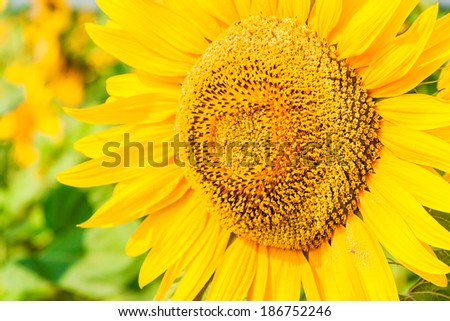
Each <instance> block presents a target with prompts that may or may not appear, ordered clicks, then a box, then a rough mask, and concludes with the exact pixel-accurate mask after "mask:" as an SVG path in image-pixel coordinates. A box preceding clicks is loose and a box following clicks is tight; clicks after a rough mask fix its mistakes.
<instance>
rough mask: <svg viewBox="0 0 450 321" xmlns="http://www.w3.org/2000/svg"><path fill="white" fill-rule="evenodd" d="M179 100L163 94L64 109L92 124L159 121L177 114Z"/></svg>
mask: <svg viewBox="0 0 450 321" xmlns="http://www.w3.org/2000/svg"><path fill="white" fill-rule="evenodd" d="M177 108H178V102H177V100H175V99H173V97H170V96H166V95H163V94H146V95H140V96H134V97H129V98H123V99H120V100H118V101H115V102H111V103H106V104H102V105H98V106H95V107H90V108H65V109H64V111H65V112H66V113H67V114H69V115H71V116H72V117H75V118H77V119H78V120H81V121H83V122H86V123H90V124H130V123H138V122H141V123H158V122H161V121H164V120H167V119H168V118H170V117H172V116H174V115H175V113H176V110H177Z"/></svg>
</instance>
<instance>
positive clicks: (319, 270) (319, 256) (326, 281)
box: [308, 242, 343, 301]
mask: <svg viewBox="0 0 450 321" xmlns="http://www.w3.org/2000/svg"><path fill="white" fill-rule="evenodd" d="M308 260H309V264H310V265H311V269H312V271H313V274H314V278H315V280H316V284H317V289H318V290H319V294H320V297H321V299H322V300H328V301H340V300H342V299H343V298H342V297H341V295H340V293H339V290H338V285H337V283H336V278H338V277H340V276H337V275H334V274H333V268H332V267H333V260H332V257H331V247H330V246H329V245H328V243H327V242H324V243H322V245H321V246H320V247H319V248H318V249H316V250H313V251H309V252H308Z"/></svg>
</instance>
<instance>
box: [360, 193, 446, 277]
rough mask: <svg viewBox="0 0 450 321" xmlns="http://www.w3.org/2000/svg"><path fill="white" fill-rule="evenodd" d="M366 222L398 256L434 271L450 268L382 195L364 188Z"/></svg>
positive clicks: (361, 206)
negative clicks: (428, 249) (392, 209)
mask: <svg viewBox="0 0 450 321" xmlns="http://www.w3.org/2000/svg"><path fill="white" fill-rule="evenodd" d="M360 210H361V213H362V214H363V217H364V222H366V223H367V225H368V226H369V227H370V229H371V230H372V231H373V232H374V233H375V235H376V236H377V238H378V239H379V240H380V242H381V244H383V246H384V247H385V248H386V250H387V251H389V253H391V254H392V256H394V257H395V258H399V259H400V260H402V261H404V262H406V263H407V264H409V265H412V266H414V267H416V268H417V269H420V270H422V271H425V272H428V273H431V274H446V273H448V272H450V268H449V267H448V266H447V265H446V264H444V263H443V262H441V261H439V260H438V259H436V258H435V257H434V256H433V255H431V254H430V253H428V252H427V251H426V250H425V249H424V248H423V246H422V244H421V243H420V242H419V240H418V239H417V238H416V236H415V235H414V233H413V232H412V231H411V229H410V228H409V227H408V226H407V225H406V223H405V222H404V221H403V219H402V218H401V217H400V216H399V214H398V213H397V212H395V211H389V209H387V208H386V207H385V205H384V203H383V200H382V199H379V198H377V197H376V195H374V194H372V193H370V192H367V191H365V192H364V194H363V196H362V197H361V201H360Z"/></svg>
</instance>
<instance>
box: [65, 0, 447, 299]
mask: <svg viewBox="0 0 450 321" xmlns="http://www.w3.org/2000/svg"><path fill="white" fill-rule="evenodd" d="M98 4H99V5H100V7H101V8H102V9H103V11H104V12H105V13H106V14H107V15H108V16H109V17H110V18H111V19H112V20H113V22H112V23H109V24H107V25H106V26H98V25H89V27H88V31H89V33H90V35H91V37H92V39H93V40H94V41H95V42H96V43H97V44H98V45H99V46H100V47H101V48H103V49H105V50H106V51H108V52H109V53H111V54H113V55H114V56H115V57H117V58H118V59H121V60H122V61H123V62H125V63H127V64H129V65H130V66H132V67H134V68H135V69H136V72H135V73H131V74H125V75H121V76H116V77H113V78H111V79H110V80H109V81H108V83H107V88H108V91H109V93H110V95H111V97H112V98H113V99H112V100H111V101H110V102H108V103H106V104H103V105H100V106H97V107H93V108H88V109H68V110H67V111H68V113H69V114H71V115H73V116H74V117H76V118H78V119H80V120H82V121H85V122H88V123H94V124H120V126H117V127H113V128H110V129H108V130H106V131H103V132H100V133H97V134H95V135H92V136H88V137H86V138H83V139H82V140H81V141H79V142H78V143H77V144H76V148H77V149H78V150H80V151H81V152H83V153H84V154H85V155H86V156H88V157H91V158H92V160H89V161H87V162H85V163H83V164H80V165H78V166H76V167H74V168H73V169H69V170H67V171H65V172H63V173H61V174H59V176H58V178H59V180H60V181H61V182H63V183H66V184H69V185H73V186H79V187H88V186H98V185H104V184H111V183H118V184H117V186H116V188H115V191H114V193H113V196H112V198H111V199H110V200H109V201H107V202H106V203H105V204H104V205H103V206H102V207H101V208H100V209H99V210H98V211H97V212H96V213H95V214H94V215H93V216H92V217H91V218H90V219H89V220H88V221H87V222H85V223H83V224H82V225H81V226H82V227H98V226H102V227H105V226H111V225H116V224H121V223H124V222H127V221H131V220H136V219H140V218H142V217H145V216H146V218H145V220H144V221H143V222H142V223H141V225H140V227H139V228H138V229H137V230H136V232H135V233H134V234H133V236H132V237H131V239H130V241H129V243H128V245H127V252H128V254H130V255H140V254H143V253H146V252H148V254H147V256H146V259H145V261H144V263H143V265H142V268H141V272H140V278H139V284H140V285H141V286H145V285H147V284H149V283H150V282H152V281H154V280H155V279H156V278H157V277H158V276H160V275H162V274H164V277H163V279H162V282H161V285H160V287H159V291H158V293H157V295H156V298H157V299H164V298H167V297H170V298H171V299H173V300H182V299H190V300H191V299H194V298H195V297H196V296H197V295H198V294H199V293H202V289H203V290H204V289H205V287H207V291H206V293H207V294H206V298H207V299H211V300H242V299H253V300H298V299H299V298H300V295H301V289H302V287H303V291H304V293H305V295H306V298H308V299H310V300H319V299H322V300H397V299H398V293H397V289H396V285H395V282H394V278H393V275H392V272H391V270H390V268H389V265H388V262H387V259H386V257H385V254H384V251H383V248H382V247H381V245H382V246H383V247H384V249H386V250H387V251H388V252H389V253H390V254H391V255H392V256H393V257H394V258H395V259H396V260H397V261H398V262H400V263H401V264H402V265H403V266H405V267H406V268H408V269H409V270H411V271H413V272H414V273H416V274H418V275H420V276H421V277H423V278H424V279H426V280H429V281H430V282H432V283H434V284H436V285H439V286H446V285H447V278H446V274H447V273H449V272H450V267H449V266H447V265H446V264H445V263H443V262H442V261H440V260H439V259H438V258H437V257H436V255H435V254H434V252H433V251H432V249H431V247H430V246H429V245H428V244H430V245H432V246H435V247H438V248H443V249H450V232H449V231H447V230H446V229H445V228H444V227H442V226H441V225H440V224H439V223H438V222H437V221H436V220H434V219H433V218H432V216H430V215H429V213H428V212H427V211H426V210H425V209H424V207H423V206H426V207H428V208H433V209H437V210H440V211H443V212H450V185H449V184H448V183H447V182H446V181H445V180H443V179H442V177H440V176H438V175H436V174H435V173H431V172H430V171H428V170H426V169H425V168H424V167H433V168H437V169H440V170H442V171H447V172H448V171H450V165H449V162H448V160H449V159H450V144H448V143H447V142H446V141H445V140H444V139H442V138H443V137H442V136H441V133H440V132H439V131H437V132H435V133H433V134H430V132H429V131H432V130H440V129H442V128H446V127H448V126H450V108H449V105H448V104H446V103H444V102H442V101H441V100H439V99H437V98H436V97H434V96H431V95H423V94H407V93H408V92H409V91H411V90H412V89H414V88H415V87H416V86H417V85H419V84H420V83H421V82H422V81H423V79H425V78H427V77H428V76H429V75H430V74H432V73H434V72H435V71H436V70H437V69H439V68H440V66H441V65H443V64H444V63H445V62H446V61H447V60H448V59H449V58H450V34H449V32H448V30H449V28H450V15H447V16H445V17H443V18H441V19H438V20H437V14H438V6H437V5H435V6H432V7H430V8H429V9H427V10H425V11H424V12H423V13H421V14H420V16H419V17H418V18H417V19H416V20H415V21H414V23H412V25H411V26H410V27H409V28H408V29H407V30H405V31H404V32H403V33H402V34H401V35H399V34H398V31H399V30H400V28H402V25H403V22H404V21H405V20H406V18H407V17H408V16H409V15H410V13H411V11H412V10H413V9H414V8H415V6H416V5H417V4H418V1H413V0H402V1H400V0H361V1H340V0H336V1H328V0H327V1H326V0H317V1H315V3H314V5H313V7H312V8H311V7H310V4H311V2H310V1H309V0H278V1H277V0H272V1H271V0H268V1H242V0H224V1H210V0H184V1H181V0H165V1H163V2H162V3H157V2H155V1H140V0H129V1H126V2H124V1H119V0H98ZM130 135H131V138H132V139H133V137H134V139H135V141H134V143H135V144H134V145H133V150H132V151H131V148H129V147H130V144H129V142H128V140H126V137H128V138H130ZM178 138H179V141H177V139H178ZM111 142H112V143H117V144H116V145H115V147H116V148H115V150H114V151H115V153H109V154H108V155H106V154H105V149H104V148H105V146H108V145H107V144H110V143H111ZM126 142H128V143H126ZM169 142H170V143H171V144H172V146H175V144H176V145H177V146H178V148H181V147H183V146H184V147H185V150H183V151H182V152H181V153H178V152H176V150H173V151H172V150H170V152H168V153H166V154H164V155H163V156H166V158H165V159H166V160H168V162H167V163H166V166H163V167H162V168H158V166H155V165H151V162H145V161H143V160H145V159H147V158H146V157H147V156H148V155H153V154H150V153H152V152H153V149H152V147H153V145H150V144H149V143H152V144H155V145H156V146H161V145H162V146H164V144H165V143H167V144H168V143H169ZM122 143H123V144H122ZM245 143H251V144H253V145H251V146H247V149H245V148H244V147H245ZM277 143H278V144H277ZM206 144H207V145H206ZM243 144H244V145H243ZM280 144H281V146H284V147H283V148H284V149H280V148H281V146H280ZM134 147H137V148H134ZM234 148H235V149H234ZM211 149H215V150H214V151H212V152H211ZM220 149H221V150H222V151H229V150H231V152H232V153H231V154H226V155H224V154H223V153H222V154H221V152H219V150H220ZM267 149H269V153H267ZM107 151H109V152H111V151H110V150H107ZM141 151H142V153H141ZM250 151H252V152H251V153H250ZM158 153H159V154H160V152H158ZM159 154H158V155H159ZM111 155H113V156H115V157H114V159H116V160H117V159H118V160H120V161H121V162H119V163H116V164H115V165H116V166H107V165H110V164H109V160H110V158H111V157H110V156H111ZM159 156H161V155H159ZM205 157H209V158H206V159H205ZM249 157H250V159H249ZM267 157H269V158H268V159H267ZM163 159H164V157H163ZM257 159H258V160H259V161H257ZM127 163H128V165H127ZM380 243H381V245H380ZM177 279H178V280H179V281H178V283H177V286H176V288H175V292H174V293H173V295H171V294H169V295H168V293H169V292H170V291H169V290H170V289H171V288H172V284H173V283H174V282H175V281H176V280H177ZM209 280H212V281H211V283H209Z"/></svg>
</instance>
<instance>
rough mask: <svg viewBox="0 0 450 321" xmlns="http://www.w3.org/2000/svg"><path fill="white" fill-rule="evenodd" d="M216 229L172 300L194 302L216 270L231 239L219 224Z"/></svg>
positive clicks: (188, 269)
mask: <svg viewBox="0 0 450 321" xmlns="http://www.w3.org/2000/svg"><path fill="white" fill-rule="evenodd" d="M216 227H217V229H215V233H213V236H212V237H211V238H210V239H209V240H208V242H207V243H206V244H205V246H204V247H203V248H202V249H201V251H200V253H199V254H198V256H197V257H196V258H195V259H194V260H193V261H192V262H191V264H189V266H188V267H187V269H186V271H185V272H184V275H183V278H182V279H181V281H180V282H179V283H178V286H177V289H176V291H175V293H174V295H173V296H172V300H193V299H194V298H195V297H196V296H197V294H198V293H199V292H200V291H201V289H202V288H203V287H204V285H205V284H206V282H208V280H209V279H210V277H211V275H212V274H213V273H214V271H215V270H216V267H217V265H218V264H219V262H220V261H221V260H222V257H223V255H224V253H225V249H226V247H227V244H228V241H229V238H230V233H229V232H227V231H225V230H223V229H222V230H220V228H218V227H219V224H217V222H216ZM219 230H220V231H219Z"/></svg>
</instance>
